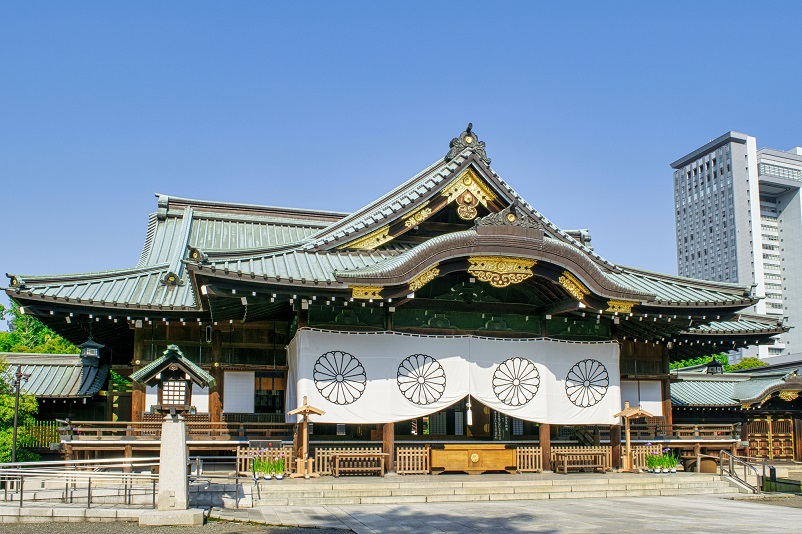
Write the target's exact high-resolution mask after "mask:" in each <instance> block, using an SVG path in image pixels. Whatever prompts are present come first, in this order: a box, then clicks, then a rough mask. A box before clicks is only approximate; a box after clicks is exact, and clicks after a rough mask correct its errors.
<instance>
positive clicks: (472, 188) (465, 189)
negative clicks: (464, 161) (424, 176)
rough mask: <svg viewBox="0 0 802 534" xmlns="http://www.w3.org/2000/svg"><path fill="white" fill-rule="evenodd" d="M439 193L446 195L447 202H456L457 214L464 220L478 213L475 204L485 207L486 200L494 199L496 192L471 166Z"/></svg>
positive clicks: (473, 217) (471, 218) (470, 218)
mask: <svg viewBox="0 0 802 534" xmlns="http://www.w3.org/2000/svg"><path fill="white" fill-rule="evenodd" d="M440 194H441V195H443V196H444V197H447V198H448V202H449V203H451V202H454V201H456V202H457V214H458V215H459V216H460V218H462V219H464V220H466V221H471V220H473V219H475V218H476V216H477V215H478V214H479V212H478V211H477V210H476V208H477V206H479V205H482V206H484V207H487V203H488V202H491V201H493V200H496V194H495V193H493V191H492V190H491V189H490V188H489V187H488V186H487V184H485V182H484V181H483V180H482V179H481V178H479V175H478V174H476V172H475V171H474V170H473V169H471V168H468V169H465V170H464V171H463V172H462V173H461V174H460V175H459V176H457V177H456V178H455V179H454V180H452V181H451V183H449V184H448V185H447V186H446V187H445V188H443V191H442V192H441V193H440Z"/></svg>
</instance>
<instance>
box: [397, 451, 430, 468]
mask: <svg viewBox="0 0 802 534" xmlns="http://www.w3.org/2000/svg"><path fill="white" fill-rule="evenodd" d="M429 458H430V456H429V446H428V445H427V446H425V447H396V449H395V472H396V473H398V474H399V475H428V474H429V472H430V471H431V466H430V465H429Z"/></svg>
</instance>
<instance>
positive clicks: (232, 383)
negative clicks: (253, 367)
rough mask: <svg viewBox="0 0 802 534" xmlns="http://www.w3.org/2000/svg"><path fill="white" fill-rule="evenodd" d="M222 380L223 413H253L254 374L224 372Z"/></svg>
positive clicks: (250, 372)
mask: <svg viewBox="0 0 802 534" xmlns="http://www.w3.org/2000/svg"><path fill="white" fill-rule="evenodd" d="M223 379H224V381H225V382H224V383H223V412H225V413H253V404H254V397H255V395H256V389H255V388H256V376H255V374H254V372H253V371H226V373H225V375H224V378H223ZM207 406H208V404H207Z"/></svg>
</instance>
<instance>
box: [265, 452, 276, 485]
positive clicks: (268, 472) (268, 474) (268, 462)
mask: <svg viewBox="0 0 802 534" xmlns="http://www.w3.org/2000/svg"><path fill="white" fill-rule="evenodd" d="M264 463H265V480H270V479H271V478H273V471H274V468H273V460H272V459H271V458H270V457H269V456H268V457H267V458H265V459H264Z"/></svg>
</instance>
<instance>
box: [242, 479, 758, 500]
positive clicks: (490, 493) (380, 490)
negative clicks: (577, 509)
mask: <svg viewBox="0 0 802 534" xmlns="http://www.w3.org/2000/svg"><path fill="white" fill-rule="evenodd" d="M739 492H740V493H743V492H745V490H743V489H741V488H740V487H739V486H738V485H736V484H734V483H731V482H730V481H728V480H726V479H722V477H720V476H717V475H708V474H703V473H700V474H696V473H687V474H686V473H678V474H672V475H647V474H631V473H608V474H604V475H601V474H591V473H576V474H573V473H572V474H569V475H552V474H543V475H539V474H521V475H512V476H509V475H508V476H504V475H481V476H474V477H469V476H466V475H453V476H450V475H440V476H436V477H434V476H425V475H422V476H415V475H413V476H399V475H395V476H392V475H390V476H387V477H385V478H368V477H351V478H345V477H341V478H338V479H335V478H331V477H325V478H320V479H312V480H301V479H296V480H284V481H260V483H259V486H258V488H257V487H253V488H252V493H251V496H252V502H253V505H254V506H268V505H272V506H303V505H327V504H332V505H341V504H399V503H418V502H468V501H506V500H533V499H584V498H611V497H640V496H660V495H699V494H714V493H718V494H723V493H730V494H732V493H739Z"/></svg>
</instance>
